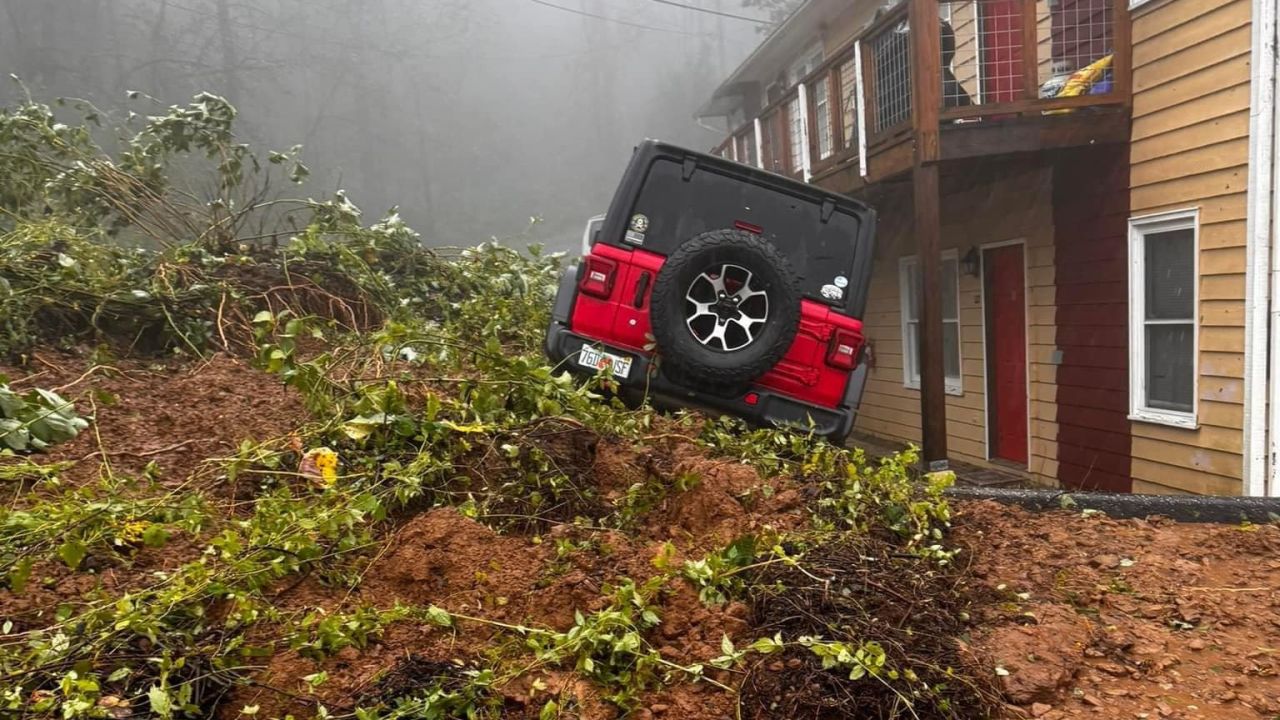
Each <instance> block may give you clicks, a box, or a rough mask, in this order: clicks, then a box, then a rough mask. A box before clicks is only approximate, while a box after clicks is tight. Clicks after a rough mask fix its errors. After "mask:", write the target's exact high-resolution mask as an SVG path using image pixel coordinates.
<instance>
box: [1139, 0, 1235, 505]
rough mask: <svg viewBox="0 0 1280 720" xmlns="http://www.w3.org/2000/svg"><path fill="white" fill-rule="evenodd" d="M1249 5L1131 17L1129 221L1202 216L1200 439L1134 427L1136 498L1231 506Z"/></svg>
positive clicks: (1157, 9) (1161, 10)
mask: <svg viewBox="0 0 1280 720" xmlns="http://www.w3.org/2000/svg"><path fill="white" fill-rule="evenodd" d="M1249 13H1250V2H1249V0H1229V1H1227V2H1215V3H1208V2H1200V1H1199V0H1168V1H1167V2H1162V3H1156V4H1153V5H1152V6H1150V7H1147V8H1143V9H1141V10H1138V11H1136V12H1135V13H1134V14H1133V41H1134V46H1133V65H1134V77H1133V87H1134V98H1133V144H1132V149H1131V162H1132V173H1131V178H1130V183H1131V186H1132V192H1131V196H1130V204H1131V210H1132V214H1133V215H1145V214H1148V213H1152V212H1160V211H1164V210H1174V209H1179V208H1186V207H1199V208H1200V211H1201V218H1200V219H1201V227H1200V358H1199V361H1200V378H1199V399H1198V406H1197V410H1198V415H1199V421H1200V428H1199V429H1197V430H1183V429H1177V428H1170V427H1166V426H1163V425H1155V424H1150V423H1142V422H1135V423H1133V424H1132V428H1133V468H1132V472H1133V477H1134V491H1135V492H1143V491H1146V492H1170V491H1175V492H1195V493H1214V494H1239V493H1240V491H1241V469H1242V458H1241V446H1242V441H1243V437H1242V433H1241V430H1240V428H1241V427H1242V426H1243V401H1244V398H1243V389H1244V380H1243V377H1244V356H1243V350H1244V287H1245V286H1244V263H1245V254H1244V244H1245V231H1244V218H1245V191H1246V177H1247V163H1248V147H1249V146H1248V132H1249V52H1250V36H1249V33H1250V27H1249Z"/></svg>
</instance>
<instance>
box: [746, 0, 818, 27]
mask: <svg viewBox="0 0 1280 720" xmlns="http://www.w3.org/2000/svg"><path fill="white" fill-rule="evenodd" d="M803 4H804V0H742V6H743V7H744V8H753V9H756V10H763V11H765V16H766V17H768V18H769V20H770V21H771V23H772V25H761V26H760V31H761V32H768V31H769V30H772V29H773V28H775V27H777V26H778V25H779V24H780V23H781V22H782V21H783V20H786V19H787V16H788V15H790V14H791V13H793V12H795V10H796V8H798V7H800V6H801V5H803Z"/></svg>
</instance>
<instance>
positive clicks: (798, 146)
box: [787, 99, 804, 172]
mask: <svg viewBox="0 0 1280 720" xmlns="http://www.w3.org/2000/svg"><path fill="white" fill-rule="evenodd" d="M787 119H788V121H789V124H790V130H789V133H788V135H789V136H788V138H787V141H788V143H789V144H790V146H791V166H790V167H789V168H788V169H789V170H790V171H791V172H796V171H797V170H799V169H801V168H802V167H804V144H803V143H802V142H801V134H800V133H801V130H800V128H801V127H802V126H803V125H804V123H803V122H801V118H800V100H799V99H796V100H792V101H791V102H790V103H789V104H788V105H787Z"/></svg>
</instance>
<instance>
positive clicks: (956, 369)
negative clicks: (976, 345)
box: [942, 322, 960, 379]
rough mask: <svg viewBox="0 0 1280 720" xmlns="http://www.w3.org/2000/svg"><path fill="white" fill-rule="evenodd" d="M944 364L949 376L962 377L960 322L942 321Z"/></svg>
mask: <svg viewBox="0 0 1280 720" xmlns="http://www.w3.org/2000/svg"><path fill="white" fill-rule="evenodd" d="M942 364H943V370H944V371H945V374H946V376H947V377H948V378H957V379H958V378H959V377H960V323H958V322H944V323H942Z"/></svg>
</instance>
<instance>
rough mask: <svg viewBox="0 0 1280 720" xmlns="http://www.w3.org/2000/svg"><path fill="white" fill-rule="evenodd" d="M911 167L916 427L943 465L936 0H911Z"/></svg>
mask: <svg viewBox="0 0 1280 720" xmlns="http://www.w3.org/2000/svg"><path fill="white" fill-rule="evenodd" d="M910 3H911V5H910V7H909V9H908V11H907V12H908V18H909V19H910V22H911V118H912V126H913V129H914V131H915V133H914V135H915V167H914V169H913V170H912V174H911V175H912V186H913V204H914V206H915V237H916V248H917V251H918V253H919V256H920V264H919V269H920V324H919V332H920V342H919V346H920V430H921V438H922V440H923V443H922V444H923V446H924V447H923V453H924V457H923V460H924V466H925V469H926V470H928V471H930V472H936V471H940V470H946V469H947V396H946V380H945V378H944V373H945V372H946V370H945V367H944V365H943V359H942V345H943V344H942V277H941V276H942V272H941V265H942V256H941V250H940V248H939V245H940V243H941V239H942V215H941V212H942V211H941V204H942V198H941V191H940V188H939V180H938V161H939V160H940V159H941V157H942V149H941V146H940V144H939V142H938V131H939V120H938V114H939V113H940V112H941V111H942V35H941V26H940V25H939V21H938V0H910Z"/></svg>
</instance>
